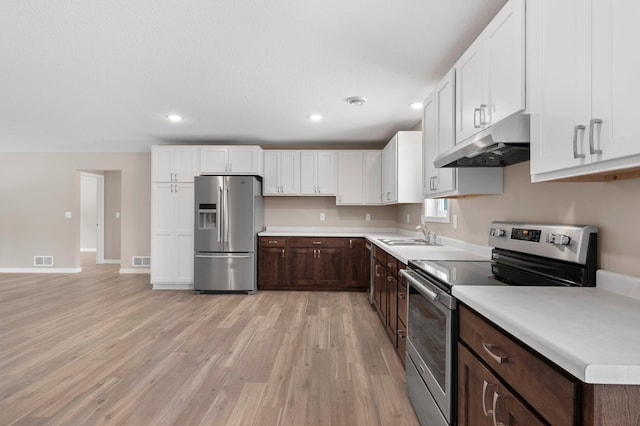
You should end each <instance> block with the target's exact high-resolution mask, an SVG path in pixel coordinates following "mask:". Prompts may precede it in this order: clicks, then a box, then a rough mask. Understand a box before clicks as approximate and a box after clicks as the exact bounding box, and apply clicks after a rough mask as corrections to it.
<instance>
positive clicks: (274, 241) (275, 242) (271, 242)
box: [269, 240, 278, 244]
mask: <svg viewBox="0 0 640 426" xmlns="http://www.w3.org/2000/svg"><path fill="white" fill-rule="evenodd" d="M269 244H278V240H269Z"/></svg>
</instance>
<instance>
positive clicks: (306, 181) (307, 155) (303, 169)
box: [300, 151, 318, 195]
mask: <svg viewBox="0 0 640 426" xmlns="http://www.w3.org/2000/svg"><path fill="white" fill-rule="evenodd" d="M317 164H318V162H317V153H316V152H315V151H301V152H300V193H301V194H302V195H316V194H317V189H316V174H317Z"/></svg>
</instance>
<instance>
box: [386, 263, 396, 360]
mask: <svg viewBox="0 0 640 426" xmlns="http://www.w3.org/2000/svg"><path fill="white" fill-rule="evenodd" d="M386 329H387V335H388V336H389V338H390V339H391V343H393V346H394V347H395V348H397V347H398V280H397V279H396V277H394V276H393V275H391V274H390V273H389V274H387V320H386Z"/></svg>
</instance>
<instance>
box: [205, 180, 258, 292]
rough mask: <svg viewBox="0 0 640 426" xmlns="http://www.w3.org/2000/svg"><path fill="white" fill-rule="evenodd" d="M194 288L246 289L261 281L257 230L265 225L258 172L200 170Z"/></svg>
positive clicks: (231, 290) (225, 290) (242, 290)
mask: <svg viewBox="0 0 640 426" xmlns="http://www.w3.org/2000/svg"><path fill="white" fill-rule="evenodd" d="M194 210H195V215H196V217H195V232H194V251H195V259H194V277H193V283H194V289H195V290H196V291H200V292H247V293H250V294H253V293H255V292H256V290H257V288H258V286H257V279H258V278H257V233H258V232H260V231H262V230H263V228H264V209H263V200H262V181H261V180H260V178H258V177H256V176H196V178H195V209H194Z"/></svg>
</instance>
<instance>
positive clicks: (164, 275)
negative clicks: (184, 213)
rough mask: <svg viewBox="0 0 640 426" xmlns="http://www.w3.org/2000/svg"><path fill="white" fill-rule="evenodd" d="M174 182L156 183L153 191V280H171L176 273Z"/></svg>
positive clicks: (154, 281) (158, 281)
mask: <svg viewBox="0 0 640 426" xmlns="http://www.w3.org/2000/svg"><path fill="white" fill-rule="evenodd" d="M174 185H175V184H172V183H154V184H153V185H152V188H151V189H152V193H151V202H152V203H151V226H152V228H151V242H152V244H151V282H152V283H160V282H165V283H166V282H171V280H172V279H173V278H174V277H175V274H176V272H175V271H176V266H175V258H174V253H175V249H174V245H175V234H174V229H175V217H176V214H175V207H174V192H173V188H174Z"/></svg>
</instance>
